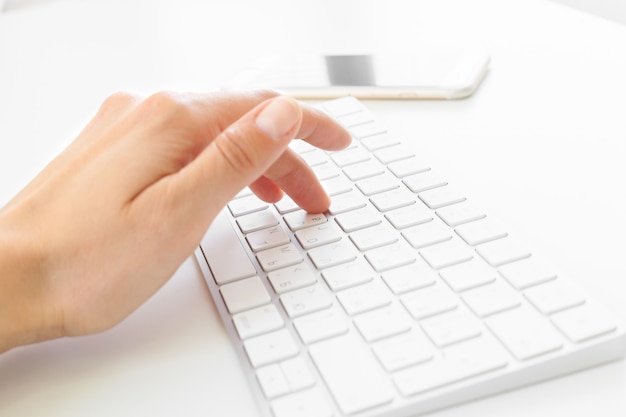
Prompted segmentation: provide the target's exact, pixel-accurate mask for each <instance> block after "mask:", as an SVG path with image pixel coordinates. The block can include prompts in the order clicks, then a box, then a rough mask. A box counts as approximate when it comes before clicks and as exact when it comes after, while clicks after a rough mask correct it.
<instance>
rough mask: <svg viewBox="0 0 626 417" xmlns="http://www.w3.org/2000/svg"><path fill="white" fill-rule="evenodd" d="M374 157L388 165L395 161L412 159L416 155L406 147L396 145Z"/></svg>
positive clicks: (382, 150)
mask: <svg viewBox="0 0 626 417" xmlns="http://www.w3.org/2000/svg"><path fill="white" fill-rule="evenodd" d="M374 156H375V157H376V159H378V160H379V161H380V162H381V163H383V164H385V165H387V164H390V163H392V162H395V161H400V160H402V159H408V158H411V157H413V156H415V153H413V150H412V149H410V148H407V147H406V146H404V145H395V146H389V147H387V148H383V149H380V150H378V151H376V152H374Z"/></svg>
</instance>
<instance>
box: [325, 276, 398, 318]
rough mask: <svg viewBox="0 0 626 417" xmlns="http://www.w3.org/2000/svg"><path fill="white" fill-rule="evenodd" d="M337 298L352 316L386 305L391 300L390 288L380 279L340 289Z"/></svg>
mask: <svg viewBox="0 0 626 417" xmlns="http://www.w3.org/2000/svg"><path fill="white" fill-rule="evenodd" d="M337 299H338V300H339V302H340V303H341V306H342V307H343V308H344V309H345V310H346V312H347V313H348V314H349V315H351V316H352V315H355V314H359V313H363V312H365V311H368V310H373V309H375V308H378V307H383V306H386V305H388V304H389V303H390V302H391V297H390V293H389V290H388V289H387V288H386V287H385V286H384V285H383V284H382V283H380V282H379V281H373V282H369V283H367V284H363V285H359V286H356V287H352V288H349V289H347V290H343V291H340V292H338V293H337Z"/></svg>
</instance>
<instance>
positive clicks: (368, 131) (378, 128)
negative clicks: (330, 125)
mask: <svg viewBox="0 0 626 417" xmlns="http://www.w3.org/2000/svg"><path fill="white" fill-rule="evenodd" d="M386 132H387V128H385V126H383V125H382V124H380V123H378V122H372V123H366V124H362V125H359V126H356V127H353V128H350V133H352V136H354V137H355V138H357V139H363V138H367V137H369V136H374V135H380V134H381V133H386Z"/></svg>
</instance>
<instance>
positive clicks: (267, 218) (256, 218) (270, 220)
mask: <svg viewBox="0 0 626 417" xmlns="http://www.w3.org/2000/svg"><path fill="white" fill-rule="evenodd" d="M277 224H278V219H277V218H276V216H275V215H274V213H272V212H271V211H269V210H263V211H258V212H256V213H250V214H246V215H244V216H241V217H238V218H237V225H238V226H239V228H240V229H241V231H242V232H243V233H250V232H255V231H257V230H260V229H266V228H268V227H272V226H276V225H277Z"/></svg>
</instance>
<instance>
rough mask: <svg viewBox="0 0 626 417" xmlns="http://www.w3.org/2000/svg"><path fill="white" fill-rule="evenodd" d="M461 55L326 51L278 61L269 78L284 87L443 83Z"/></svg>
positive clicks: (271, 81) (267, 74)
mask: <svg viewBox="0 0 626 417" xmlns="http://www.w3.org/2000/svg"><path fill="white" fill-rule="evenodd" d="M456 59H458V57H457V56H456V55H455V56H452V55H450V56H445V55H444V54H440V55H439V56H437V57H436V58H435V57H433V56H432V55H429V57H428V58H427V57H420V56H408V55H326V56H318V57H315V56H313V57H300V58H299V57H294V58H292V59H290V60H280V61H277V62H276V63H275V64H274V65H273V66H272V70H271V71H267V72H266V73H265V77H266V79H265V82H267V83H269V84H270V85H273V86H275V87H277V88H280V87H331V86H369V87H406V86H417V87H419V86H435V85H443V83H444V81H445V79H446V76H447V75H448V74H449V73H450V71H451V70H452V69H454V68H455V66H456V65H458V63H455V60H456ZM259 81H261V79H259Z"/></svg>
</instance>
